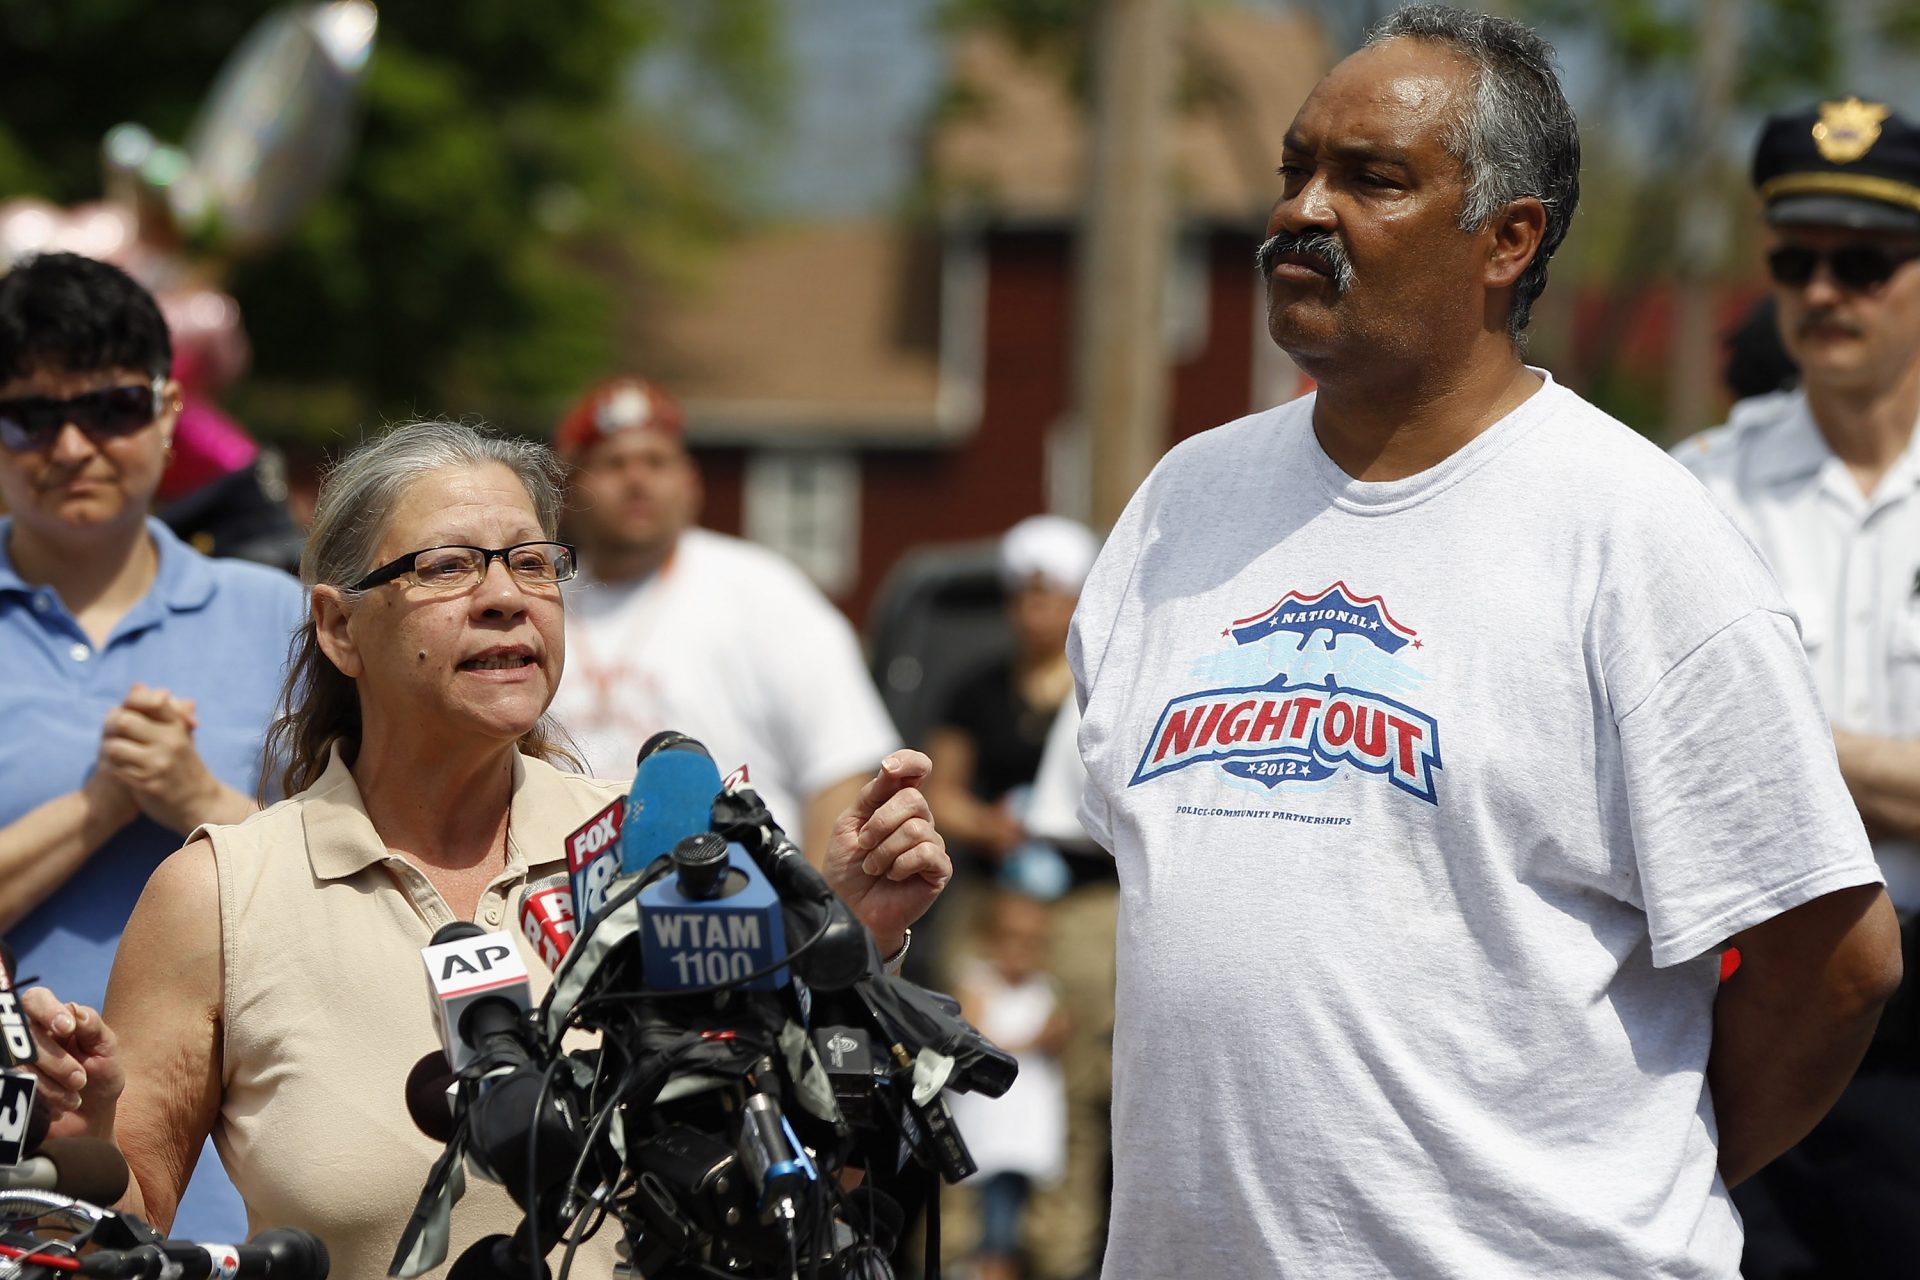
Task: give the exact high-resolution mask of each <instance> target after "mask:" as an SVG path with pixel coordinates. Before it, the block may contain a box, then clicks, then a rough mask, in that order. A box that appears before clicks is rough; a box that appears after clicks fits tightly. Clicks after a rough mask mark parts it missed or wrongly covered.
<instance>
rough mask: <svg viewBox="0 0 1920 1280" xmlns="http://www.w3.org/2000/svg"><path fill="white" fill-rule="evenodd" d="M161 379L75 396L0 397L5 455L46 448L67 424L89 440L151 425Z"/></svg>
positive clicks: (159, 400)
mask: <svg viewBox="0 0 1920 1280" xmlns="http://www.w3.org/2000/svg"><path fill="white" fill-rule="evenodd" d="M166 386H167V380H166V379H165V378H155V379H154V380H153V381H152V382H140V383H129V384H127V385H125V386H119V387H104V388H102V389H101V390H99V391H83V392H81V393H80V394H79V395H77V396H68V397H67V398H66V399H64V400H61V399H55V398H53V397H50V396H21V397H20V398H18V399H16V400H0V445H5V446H6V448H7V450H8V452H10V453H27V452H31V451H38V450H41V449H48V448H51V447H52V446H53V442H54V441H55V440H57V439H59V438H60V429H61V428H62V427H64V426H66V425H67V423H69V422H71V423H72V424H73V425H74V426H76V427H79V428H80V430H81V431H82V432H84V433H85V434H86V436H87V438H88V439H89V440H92V441H93V442H94V443H95V444H98V443H100V442H101V441H104V440H117V439H119V438H120V437H121V436H130V435H132V434H133V433H134V432H136V431H139V430H140V429H142V428H143V427H146V426H149V425H151V424H152V422H153V420H154V419H156V418H158V417H159V416H160V411H161V409H162V407H163V406H164V405H165V403H166V401H165V399H164V392H165V390H166Z"/></svg>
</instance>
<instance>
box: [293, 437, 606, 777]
mask: <svg viewBox="0 0 1920 1280" xmlns="http://www.w3.org/2000/svg"><path fill="white" fill-rule="evenodd" d="M488 463H497V464H499V465H501V466H503V467H506V468H507V469H508V470H509V471H511V472H513V473H514V475H515V476H517V477H519V480H520V483H521V484H522V485H524V486H525V487H526V490H527V497H528V498H530V499H531V500H532V502H533V509H534V513H535V514H536V515H537V516H538V517H539V520H540V529H541V531H542V533H544V534H545V535H546V536H547V537H549V538H551V537H553V536H555V534H554V531H555V529H556V528H557V527H558V525H559V519H560V503H561V492H562V489H561V475H562V471H561V466H560V463H559V461H558V460H557V459H556V458H555V457H554V456H553V452H552V451H551V450H550V449H548V448H547V447H546V446H545V445H543V444H539V443H537V442H535V441H532V440H521V439H514V438H510V437H506V436H499V435H494V434H491V433H490V432H488V431H486V430H484V429H482V428H481V427H477V426H472V425H469V424H467V423H464V422H447V421H433V422H409V423H405V424H403V425H400V426H396V427H394V428H392V429H391V430H389V431H387V432H385V433H384V434H382V435H380V436H377V437H375V438H374V439H372V440H370V441H368V442H367V443H365V444H363V445H361V446H360V447H359V448H357V449H355V450H354V451H353V452H352V453H349V454H348V455H347V456H346V457H344V458H342V459H341V460H340V461H339V462H338V463H337V464H335V465H334V467H333V468H332V469H331V470H329V471H328V472H327V474H326V476H325V477H324V478H323V479H322V481H321V484H320V499H319V502H318V503H317V504H316V505H315V507H314V511H313V523H312V524H311V526H309V528H308V530H307V544H306V549H305V551H304V553H303V554H302V555H301V557H300V581H301V583H302V584H303V585H304V586H305V587H306V588H307V589H308V591H312V589H313V588H314V587H316V586H323V585H324V586H330V587H335V588H338V589H339V590H340V591H341V592H342V593H344V594H346V595H347V596H348V597H349V598H351V597H352V596H353V595H354V594H355V593H354V591H353V587H352V584H353V583H355V582H358V581H359V580H360V579H361V578H363V577H365V576H366V574H367V573H368V572H369V571H370V570H372V569H373V568H375V567H376V566H375V565H374V563H373V558H374V556H375V554H376V549H377V548H378V547H379V545H380V539H381V538H382V537H383V536H385V534H386V531H387V524H388V522H389V521H390V520H391V519H392V516H393V511H394V508H395V507H397V506H399V505H400V501H401V499H403V498H404V497H406V495H407V493H408V492H409V491H410V490H411V489H412V488H413V486H414V485H416V484H418V483H419V482H420V481H421V480H422V479H424V478H425V477H426V476H429V475H431V474H433V473H434V472H436V471H445V470H447V469H448V468H452V467H476V466H484V465H486V464H488ZM560 738H561V735H560V731H559V730H558V727H557V726H556V725H555V724H554V723H553V721H552V720H551V719H550V718H548V717H545V716H542V717H541V719H540V721H539V723H538V724H536V725H535V726H534V727H533V728H532V729H531V730H529V731H528V733H527V734H526V736H524V737H523V738H521V740H520V749H521V750H522V751H525V752H526V753H528V754H529V755H534V756H539V757H540V758H542V759H545V760H558V761H560V762H562V763H568V764H571V765H573V766H574V767H575V768H578V767H579V761H578V760H577V759H575V758H574V756H573V753H572V752H571V751H569V750H568V749H567V748H566V747H565V746H563V745H561V741H560ZM336 742H342V743H345V744H346V746H347V747H348V748H349V752H350V753H351V750H352V749H354V748H357V747H358V746H359V743H360V694H359V689H358V687H357V686H356V685H355V684H354V682H353V680H352V679H350V678H349V677H348V676H347V675H345V674H344V673H343V672H342V671H341V670H340V669H339V668H338V667H336V666H334V665H333V662H332V661H331V660H330V659H329V658H328V657H327V656H326V654H325V653H324V652H322V651H321V648H320V641H319V638H318V637H317V636H316V634H315V632H314V625H313V618H312V616H311V615H309V616H308V617H307V619H306V621H305V622H303V623H302V624H301V625H300V627H299V629H298V630H296V631H295V632H294V634H293V643H292V646H291V649H290V651H289V655H288V662H287V678H286V683H285V684H284V685H283V687H282V689H281V693H280V711H279V715H278V716H277V717H276V718H275V720H274V722H273V725H272V727H271V728H269V729H268V730H267V740H266V749H265V758H264V760H265V762H264V766H263V767H262V769H261V771H260V777H261V786H262V789H263V790H264V789H265V788H266V786H267V781H268V779H270V778H272V777H273V776H274V774H275V772H276V770H277V772H278V775H279V785H280V794H281V795H283V796H290V795H293V794H294V793H296V792H298V791H302V790H304V789H306V788H307V787H309V786H311V785H312V784H313V783H314V781H315V780H317V779H318V778H319V777H320V775H321V774H322V773H323V772H325V771H326V767H327V759H328V756H329V754H330V752H331V750H332V747H333V744H334V743H336Z"/></svg>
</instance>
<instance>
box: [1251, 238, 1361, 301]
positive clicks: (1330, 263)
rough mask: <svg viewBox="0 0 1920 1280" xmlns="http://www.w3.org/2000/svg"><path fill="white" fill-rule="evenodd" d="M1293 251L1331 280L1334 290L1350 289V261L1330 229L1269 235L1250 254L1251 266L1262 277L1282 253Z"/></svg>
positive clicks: (1345, 247)
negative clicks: (1251, 254)
mask: <svg viewBox="0 0 1920 1280" xmlns="http://www.w3.org/2000/svg"><path fill="white" fill-rule="evenodd" d="M1288 253H1291V254H1297V255H1299V256H1300V257H1303V258H1306V259H1308V260H1309V261H1311V262H1312V263H1313V264H1314V265H1315V266H1317V267H1318V268H1319V269H1320V270H1322V271H1324V272H1326V274H1327V275H1328V276H1329V277H1330V278H1331V279H1332V280H1333V288H1334V292H1335V293H1345V292H1346V291H1347V290H1349V289H1351V288H1353V260H1352V259H1351V258H1349V257H1347V246H1346V245H1344V244H1342V243H1340V240H1339V237H1337V236H1335V235H1334V234H1333V232H1331V231H1325V230H1320V229H1315V230H1312V231H1303V232H1301V233H1300V234H1299V235H1295V234H1293V233H1292V232H1290V231H1282V232H1280V233H1279V234H1277V235H1273V236H1269V237H1268V238H1267V240H1266V243H1264V244H1262V245H1261V246H1260V248H1259V249H1258V250H1257V251H1256V252H1255V253H1254V255H1253V265H1254V269H1255V270H1256V271H1258V272H1259V273H1260V278H1261V279H1262V280H1265V279H1267V278H1268V277H1269V276H1271V275H1272V274H1273V267H1274V264H1275V263H1276V262H1278V261H1279V259H1280V255H1282V254H1288Z"/></svg>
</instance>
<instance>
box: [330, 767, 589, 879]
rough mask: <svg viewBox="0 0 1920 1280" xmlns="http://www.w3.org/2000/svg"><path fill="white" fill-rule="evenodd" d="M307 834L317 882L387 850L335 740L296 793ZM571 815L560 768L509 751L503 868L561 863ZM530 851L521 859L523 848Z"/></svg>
mask: <svg viewBox="0 0 1920 1280" xmlns="http://www.w3.org/2000/svg"><path fill="white" fill-rule="evenodd" d="M299 798H300V801H301V822H302V824H303V826H304V827H305V829H306V833H307V858H308V861H309V862H310V863H311V864H312V866H313V874H314V878H315V879H318V880H345V879H349V878H350V877H352V876H355V875H358V874H359V873H360V872H362V871H365V870H366V869H367V868H368V867H372V866H377V865H379V864H380V863H383V862H385V861H386V860H387V859H388V858H389V857H390V856H392V855H391V854H389V853H388V851H387V846H386V842H385V841H384V840H382V839H381V838H380V833H379V832H378V831H376V830H374V826H373V819H371V818H370V817H368V816H367V806H366V802H365V801H364V800H363V799H362V798H361V795H360V785H359V784H358V783H357V782H355V781H354V780H353V773H352V771H351V770H349V769H348V768H347V763H346V760H345V759H344V758H343V757H342V756H341V752H340V744H339V743H338V742H336V743H334V745H333V747H332V748H331V750H330V751H329V753H328V758H327V767H326V770H325V771H324V772H323V773H321V775H320V777H319V779H318V780H317V781H315V782H314V784H313V785H312V786H311V787H309V788H307V790H306V791H305V792H303V793H302V794H301V796H300V797H299ZM574 821H577V819H575V818H574V810H573V808H571V807H569V806H568V804H567V792H566V783H565V781H564V780H563V779H562V777H561V775H560V771H559V770H557V769H555V768H554V767H553V766H552V765H550V764H548V763H547V762H546V761H544V760H537V759H534V758H533V757H531V756H527V755H523V754H521V753H519V752H515V753H514V757H513V809H512V812H511V814H510V815H509V816H508V819H507V870H508V871H526V870H528V869H529V868H531V867H541V866H544V865H546V864H548V863H552V862H556V861H564V859H565V854H564V852H563V850H562V849H561V847H560V840H559V837H558V836H557V835H556V834H555V833H556V832H560V833H564V832H565V831H567V830H568V829H569V827H570V825H571V824H572V822H574ZM527 850H532V851H533V855H534V856H533V860H532V862H529V861H528V860H527V855H526V851H527Z"/></svg>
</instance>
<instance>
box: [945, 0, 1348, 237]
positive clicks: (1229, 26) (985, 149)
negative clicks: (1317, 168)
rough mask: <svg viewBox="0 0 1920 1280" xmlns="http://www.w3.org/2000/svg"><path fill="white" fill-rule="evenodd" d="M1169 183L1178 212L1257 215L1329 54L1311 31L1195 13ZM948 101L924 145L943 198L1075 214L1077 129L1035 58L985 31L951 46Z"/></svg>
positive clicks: (1063, 89) (1080, 161) (1081, 146)
mask: <svg viewBox="0 0 1920 1280" xmlns="http://www.w3.org/2000/svg"><path fill="white" fill-rule="evenodd" d="M1181 53H1182V57H1181V63H1182V70H1181V72H1180V75H1181V80H1180V89H1179V97H1180V110H1179V111H1178V112H1177V113H1176V115H1175V118H1174V121H1173V123H1172V130H1171V137H1170V139H1169V145H1170V147H1171V149H1172V152H1173V163H1174V181H1175V183H1176V184H1177V188H1178V191H1179V205H1178V207H1179V209H1180V211H1181V212H1182V213H1183V214H1184V215H1186V216H1187V217H1203V218H1213V219H1219V220H1222V221H1234V222H1240V221H1245V220H1247V219H1249V218H1257V217H1261V216H1264V215H1265V213H1266V211H1267V209H1268V207H1269V206H1270V205H1271V204H1272V202H1273V198H1274V196H1275V194H1277V193H1276V190H1275V185H1274V181H1273V176H1272V175H1273V169H1274V166H1275V165H1276V164H1278V163H1279V157H1280V141H1281V139H1282V137H1284V136H1285V134H1286V130H1287V126H1288V125H1289V124H1290V123H1291V122H1292V120H1293V116H1294V113H1295V112H1296V111H1298V110H1299V108H1300V104H1301V103H1302V102H1304V101H1305V100H1306V96H1307V93H1308V92H1309V91H1310V90H1311V89H1312V88H1313V86H1314V85H1315V84H1316V83H1317V82H1318V81H1319V79H1320V77H1321V76H1322V75H1324V74H1326V71H1327V68H1328V67H1329V66H1331V65H1332V57H1331V54H1330V52H1329V50H1328V48H1327V42H1326V38H1325V36H1324V34H1323V33H1322V31H1321V29H1320V27H1319V24H1317V23H1316V22H1314V21H1313V20H1312V19H1311V18H1308V17H1305V16H1302V15H1298V14H1284V13H1267V12H1259V11H1254V10H1250V9H1237V8H1228V7H1224V6H1223V7H1216V8H1206V9H1201V10H1199V11H1198V12H1196V13H1194V14H1193V15H1192V16H1191V18H1190V19H1189V20H1188V22H1187V23H1186V24H1185V27H1184V30H1183V33H1182V36H1181ZM952 76H953V81H954V88H955V105H954V106H953V107H952V108H951V110H950V112H949V115H948V118H947V120H946V121H944V122H943V123H942V124H941V125H940V127H939V128H938V129H937V131H936V132H935V134H934V137H933V139H932V163H933V174H934V177H935V179H936V181H937V182H938V184H939V186H940V189H941V190H942V191H943V192H944V193H945V195H946V197H947V199H948V200H949V202H951V203H954V204H957V205H959V206H961V207H963V208H976V209H980V210H981V211H983V212H986V213H988V214H989V215H992V216H1000V217H1013V218H1033V219H1062V218H1069V217H1072V216H1074V215H1075V214H1076V213H1077V211H1078V208H1079V194H1080V191H1081V189H1082V187H1083V186H1084V183H1085V167H1086V164H1085V159H1084V156H1085V151H1086V128H1085V124H1084V121H1083V119H1082V114H1081V111H1080V108H1079V105H1078V103H1077V102H1076V101H1075V99H1074V98H1073V96H1072V91H1071V90H1070V88H1069V87H1068V84H1067V77H1066V76H1065V74H1064V73H1063V70H1062V69H1061V68H1060V67H1059V66H1058V64H1057V63H1056V62H1053V61H1050V60H1048V59H1047V58H1046V57H1044V56H1043V55H1029V54H1023V53H1022V52H1020V51H1019V50H1017V49H1015V48H1014V47H1013V46H1012V45H1010V44H1009V43H1007V42H1006V41H1005V40H1002V39H1000V38H998V37H996V36H993V35H989V34H982V33H975V34H972V35H968V36H966V37H963V38H962V39H961V40H959V41H958V42H957V43H956V45H955V48H954V51H953V65H952Z"/></svg>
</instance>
